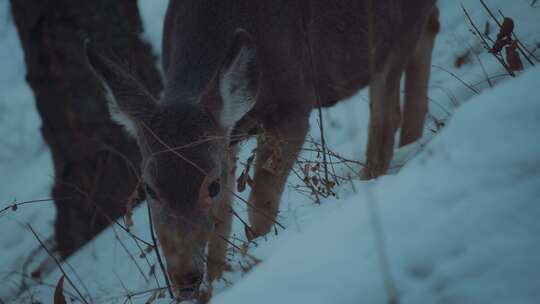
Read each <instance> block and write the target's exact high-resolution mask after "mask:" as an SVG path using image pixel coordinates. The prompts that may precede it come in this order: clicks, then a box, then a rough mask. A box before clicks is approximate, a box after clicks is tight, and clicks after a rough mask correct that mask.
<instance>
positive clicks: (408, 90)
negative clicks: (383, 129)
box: [399, 7, 439, 146]
mask: <svg viewBox="0 0 540 304" xmlns="http://www.w3.org/2000/svg"><path fill="white" fill-rule="evenodd" d="M438 32H439V10H438V9H437V7H435V8H433V11H432V13H431V15H430V17H429V19H428V22H427V25H426V28H425V29H424V33H423V34H422V37H421V38H420V41H419V43H418V45H417V47H416V50H415V52H414V54H413V56H412V58H411V60H410V61H409V63H408V65H407V68H406V70H405V104H404V108H403V126H402V128H401V134H400V142H399V145H400V146H404V145H407V144H409V143H412V142H414V141H416V140H417V139H419V138H420V137H422V133H423V131H424V121H425V117H426V113H427V110H428V103H427V89H428V83H429V74H430V70H431V54H432V51H433V44H434V43H435V37H436V35H437V33H438Z"/></svg>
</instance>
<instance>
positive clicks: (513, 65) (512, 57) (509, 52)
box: [506, 41, 523, 72]
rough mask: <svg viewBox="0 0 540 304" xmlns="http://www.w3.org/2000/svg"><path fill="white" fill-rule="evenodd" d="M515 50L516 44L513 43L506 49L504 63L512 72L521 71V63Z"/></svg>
mask: <svg viewBox="0 0 540 304" xmlns="http://www.w3.org/2000/svg"><path fill="white" fill-rule="evenodd" d="M516 49H517V43H516V42H515V41H514V42H512V44H511V45H510V46H508V47H507V48H506V62H508V67H509V68H510V70H512V71H514V72H516V71H522V70H523V62H522V61H521V57H520V55H519V53H518V51H517V50H516Z"/></svg>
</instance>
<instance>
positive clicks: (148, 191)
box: [144, 183, 158, 200]
mask: <svg viewBox="0 0 540 304" xmlns="http://www.w3.org/2000/svg"><path fill="white" fill-rule="evenodd" d="M144 191H145V192H146V194H147V195H148V196H150V198H152V199H155V200H157V199H158V197H157V193H156V191H154V189H152V187H150V186H149V185H148V184H147V183H144Z"/></svg>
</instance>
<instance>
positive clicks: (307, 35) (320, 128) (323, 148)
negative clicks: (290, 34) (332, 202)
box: [302, 11, 330, 191]
mask: <svg viewBox="0 0 540 304" xmlns="http://www.w3.org/2000/svg"><path fill="white" fill-rule="evenodd" d="M302 24H303V27H304V34H305V35H304V36H305V37H306V46H307V50H308V54H309V64H310V70H311V83H312V86H313V91H314V93H315V102H316V103H317V111H318V114H319V132H320V134H321V144H322V156H323V167H324V178H325V179H326V181H327V183H326V185H327V187H328V181H329V180H328V163H327V160H326V140H325V137H324V123H323V115H322V108H321V97H320V95H319V91H318V90H317V86H316V85H315V64H314V63H313V49H312V46H311V41H310V40H309V37H310V35H309V33H308V25H307V22H306V17H305V11H302ZM328 191H330V189H328Z"/></svg>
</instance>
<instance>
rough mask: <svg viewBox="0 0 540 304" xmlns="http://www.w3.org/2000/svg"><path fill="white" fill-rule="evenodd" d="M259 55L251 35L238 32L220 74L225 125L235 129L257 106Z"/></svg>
mask: <svg viewBox="0 0 540 304" xmlns="http://www.w3.org/2000/svg"><path fill="white" fill-rule="evenodd" d="M257 77H258V70H257V52H256V49H255V45H254V44H253V41H252V39H251V36H250V35H249V34H248V33H247V32H246V31H245V30H243V29H238V30H236V33H235V35H234V41H233V44H232V47H231V49H230V51H229V54H228V56H227V57H226V59H225V61H224V63H223V66H222V67H221V70H220V73H219V91H220V94H221V99H222V100H223V107H222V109H221V112H220V114H219V121H220V123H221V125H222V126H224V127H226V128H232V127H233V126H234V125H235V124H236V122H237V121H239V120H240V119H241V118H242V117H243V116H244V115H245V114H247V112H249V111H250V110H251V109H252V108H253V106H254V105H255V101H256V97H257Z"/></svg>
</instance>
